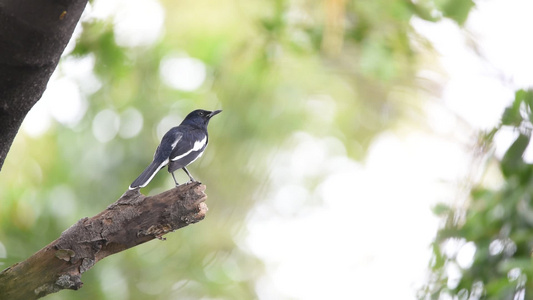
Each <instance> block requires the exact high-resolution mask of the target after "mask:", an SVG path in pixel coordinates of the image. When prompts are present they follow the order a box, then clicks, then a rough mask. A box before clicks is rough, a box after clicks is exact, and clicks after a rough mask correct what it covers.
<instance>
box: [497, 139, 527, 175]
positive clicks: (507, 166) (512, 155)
mask: <svg viewBox="0 0 533 300" xmlns="http://www.w3.org/2000/svg"><path fill="white" fill-rule="evenodd" d="M528 145H529V136H527V135H525V134H522V133H521V134H520V135H519V136H518V138H516V140H515V141H514V143H513V144H512V145H511V147H509V149H508V150H507V152H505V155H504V156H503V159H502V164H501V167H502V172H503V175H505V176H506V177H509V176H511V175H514V174H518V173H519V172H520V171H521V170H522V169H523V168H524V166H525V163H524V161H523V159H522V155H524V151H526V148H527V146H528Z"/></svg>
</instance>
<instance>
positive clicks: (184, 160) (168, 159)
mask: <svg viewBox="0 0 533 300" xmlns="http://www.w3.org/2000/svg"><path fill="white" fill-rule="evenodd" d="M221 111H222V110H215V111H208V110H203V109H197V110H195V111H193V112H191V113H190V114H188V115H187V117H185V120H183V122H181V124H180V125H179V126H176V127H173V128H171V129H170V130H169V131H168V132H167V133H165V135H164V136H163V139H161V144H159V146H158V147H157V149H156V150H155V154H154V160H153V161H152V163H151V164H150V165H149V166H148V167H146V169H145V170H144V171H143V172H142V173H141V175H139V177H137V179H135V180H134V181H133V183H132V184H131V185H130V190H134V189H138V188H142V187H145V186H146V185H147V184H148V183H149V182H150V181H151V180H152V178H154V176H155V174H156V173H157V172H158V171H159V170H161V168H163V167H165V166H167V165H168V172H169V173H170V174H172V178H173V179H174V182H175V183H176V186H178V182H177V181H176V177H174V171H176V170H178V169H183V171H185V173H187V175H188V176H189V179H190V180H191V181H195V180H194V178H192V176H191V174H190V173H189V171H188V170H187V168H185V167H186V166H187V165H189V164H190V163H192V162H193V161H195V160H196V159H197V158H198V157H200V156H202V154H203V153H204V150H205V147H207V142H208V137H207V124H209V120H210V119H211V118H212V117H213V116H214V115H216V114H218V113H220V112H221Z"/></svg>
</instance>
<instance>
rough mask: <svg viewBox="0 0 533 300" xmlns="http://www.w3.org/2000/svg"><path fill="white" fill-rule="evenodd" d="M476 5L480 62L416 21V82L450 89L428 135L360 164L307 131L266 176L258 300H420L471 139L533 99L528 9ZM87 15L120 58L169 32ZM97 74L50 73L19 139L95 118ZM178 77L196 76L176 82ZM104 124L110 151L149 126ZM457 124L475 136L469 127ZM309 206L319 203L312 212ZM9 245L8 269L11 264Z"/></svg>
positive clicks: (171, 70)
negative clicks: (313, 181) (427, 44)
mask: <svg viewBox="0 0 533 300" xmlns="http://www.w3.org/2000/svg"><path fill="white" fill-rule="evenodd" d="M123 2H128V5H123V4H121V3H123ZM476 3H477V8H476V9H475V10H474V11H473V12H472V14H471V16H470V18H469V21H468V23H467V25H466V28H467V30H468V32H469V37H471V38H473V39H474V40H475V41H477V42H478V44H479V45H480V46H481V48H480V51H481V53H482V55H483V56H484V58H485V59H480V58H479V56H477V55H475V54H474V53H473V52H472V50H470V49H469V48H468V47H467V46H466V45H467V38H466V37H467V35H465V33H464V31H461V30H460V29H459V28H458V27H457V26H456V25H455V24H454V23H453V22H451V21H443V22H440V23H438V24H432V23H428V22H424V21H421V20H413V22H412V23H413V26H414V27H415V28H416V30H417V31H418V32H419V33H421V34H422V35H424V36H426V37H427V38H428V39H429V40H431V41H432V43H433V44H434V45H435V48H436V50H437V51H438V53H439V54H440V63H441V68H442V69H441V70H444V72H445V73H443V74H440V73H439V72H436V71H435V70H431V69H427V70H422V71H421V72H420V76H421V77H430V78H431V77H434V76H439V78H441V79H443V80H445V81H447V82H446V84H445V86H444V90H443V93H442V97H440V98H438V99H433V100H435V101H433V102H431V101H429V102H428V104H427V105H426V107H425V108H426V112H427V115H428V121H429V124H430V129H429V130H428V129H427V128H413V127H408V128H401V130H397V131H394V132H384V133H382V134H381V135H380V136H379V137H377V138H376V139H375V141H374V142H373V144H372V146H371V147H370V150H369V155H368V159H367V160H366V161H365V162H364V163H358V162H355V161H353V160H351V159H349V158H347V157H346V151H345V149H344V146H343V145H342V143H341V142H340V141H338V140H336V139H333V138H326V139H319V138H316V137H313V136H310V135H309V134H307V133H303V132H300V133H296V134H295V135H294V136H293V138H292V139H291V140H290V141H289V142H288V143H287V145H286V149H285V151H281V152H280V153H279V154H278V155H277V156H276V158H275V159H274V165H273V166H272V168H273V169H276V170H278V172H276V176H273V177H272V183H273V185H272V186H273V188H272V191H271V193H270V195H269V196H270V197H269V200H268V201H266V202H265V203H264V204H261V205H259V206H258V207H257V208H255V209H254V210H253V211H252V212H251V214H250V216H249V218H248V223H247V228H248V234H247V236H246V237H245V238H244V239H243V240H242V241H240V242H239V244H240V246H241V247H243V248H244V249H247V250H248V251H251V252H252V253H253V254H254V255H257V256H258V257H260V258H261V259H262V260H263V261H264V262H265V264H266V269H267V274H266V275H265V276H264V277H263V278H262V279H261V280H260V281H259V283H258V284H257V291H258V294H259V297H260V299H263V300H270V299H289V298H291V299H321V300H322V299H399V300H402V299H414V298H415V297H414V296H415V292H416V289H417V288H418V287H419V286H420V285H421V284H422V283H423V282H424V279H425V274H426V273H425V272H426V268H427V265H428V262H429V258H430V251H429V247H428V245H429V243H430V242H431V240H432V238H433V236H434V234H435V233H436V230H437V228H438V224H439V220H438V219H437V218H435V217H434V216H433V215H432V213H431V211H430V208H431V207H432V206H433V205H434V204H435V203H437V202H439V201H451V200H455V199H456V198H457V195H458V191H457V186H458V183H459V182H462V181H463V180H464V178H465V177H466V176H467V175H468V172H469V171H470V170H469V168H470V166H471V159H470V155H469V153H468V152H467V150H468V149H467V147H465V146H467V145H466V144H465V143H466V142H467V141H469V140H471V138H472V135H471V134H473V133H474V132H475V131H474V130H473V129H486V128H490V127H491V126H493V125H494V124H496V123H497V121H498V119H499V117H500V115H501V113H502V111H503V108H504V107H505V106H506V105H507V104H508V103H509V102H510V101H511V100H512V98H513V94H514V90H515V89H516V88H526V87H531V85H532V82H533V73H532V72H533V71H532V70H533V58H532V55H531V53H533V39H531V38H528V37H529V36H530V35H531V33H530V29H531V28H533V18H530V17H529V13H530V12H531V11H533V2H531V1H529V0H492V1H477V2H476ZM134 4H135V5H134ZM119 7H120V10H119V9H118V8H119ZM125 8H127V9H125ZM87 15H90V17H96V18H102V19H105V18H108V17H110V16H113V15H116V16H117V17H116V18H115V21H116V26H115V33H116V35H117V42H118V43H120V44H121V45H124V46H143V45H149V44H151V43H153V42H155V41H156V40H157V39H158V38H159V37H160V36H161V34H162V30H163V28H162V24H163V19H164V10H163V9H162V8H161V7H160V5H159V3H158V2H157V1H155V0H135V1H134V2H133V1H126V0H116V1H95V2H94V5H93V6H92V7H90V8H89V13H87V14H86V15H85V17H87ZM139 15H140V16H141V17H142V19H143V22H142V25H143V26H142V27H138V25H140V23H138V22H137V20H138V19H140V18H139V17H138V16H139ZM139 30H142V34H140V33H139ZM93 65H94V59H93V58H91V57H87V58H83V59H82V61H79V60H78V61H70V62H69V61H66V62H64V63H63V64H62V67H61V68H60V69H59V70H58V71H56V73H60V74H61V75H65V76H58V74H55V75H54V77H53V79H52V81H51V82H50V84H49V88H48V90H47V91H46V93H45V95H44V97H43V99H42V100H41V101H39V102H38V104H37V105H36V106H35V108H34V109H33V110H32V111H31V112H30V114H31V115H30V116H29V117H28V118H26V121H25V122H24V125H23V129H24V130H25V132H27V133H28V134H30V135H35V136H37V135H40V134H42V133H43V132H45V131H46V130H47V129H48V126H49V125H50V123H51V122H50V120H51V118H54V119H56V120H57V121H59V122H61V123H63V124H66V125H69V124H70V125H73V124H76V122H77V121H79V119H80V118H81V116H83V114H84V112H85V109H86V106H87V103H86V100H85V99H84V98H83V96H82V95H83V93H80V90H79V88H80V87H79V85H78V84H77V82H80V81H83V82H84V83H90V84H84V85H82V86H83V87H84V88H89V89H94V90H96V89H98V88H99V87H100V82H99V81H98V79H97V78H96V77H95V76H94V74H92V68H93ZM428 67H430V68H431V66H428ZM184 69H186V70H189V71H190V72H192V74H194V76H192V77H183V76H179V74H182V73H183V70H184ZM205 72H206V71H205V66H204V65H203V63H202V62H201V61H198V60H196V59H193V58H189V57H188V56H187V55H185V54H180V55H175V56H172V57H168V58H166V59H165V60H164V61H163V62H162V65H161V77H162V80H163V81H164V82H165V83H166V84H168V85H169V86H171V87H173V88H176V89H181V90H185V91H191V90H195V89H197V88H198V87H199V86H200V85H201V84H202V82H203V81H204V80H205ZM176 74H178V75H176ZM66 99H68V100H66ZM442 103H443V104H444V105H441V104H442ZM333 114H334V111H332V114H331V115H333ZM96 118H98V120H99V121H98V122H96V123H95V125H93V134H94V135H95V137H96V138H97V139H98V140H100V141H102V142H105V141H108V140H111V139H113V138H114V137H115V136H116V135H117V134H120V135H122V136H123V137H134V136H136V135H137V133H138V132H139V130H140V128H138V127H135V126H133V127H132V126H131V124H139V123H140V124H142V115H141V114H140V113H139V112H138V111H136V110H134V109H132V110H128V111H126V112H124V113H123V114H120V115H119V114H117V113H116V112H114V111H111V110H104V111H102V112H100V113H99V114H98V115H97V116H96ZM461 120H464V121H465V122H466V124H468V125H469V126H466V127H465V126H464V125H461V122H460V121H461ZM163 121H164V122H175V120H166V119H164V120H163ZM163 121H162V123H161V124H163V125H164V122H163ZM98 124H105V126H104V127H102V126H99V125H98ZM128 124H129V125H128ZM162 127H164V126H162ZM109 128H111V129H112V130H109ZM465 128H470V129H472V130H465ZM161 130H163V131H164V129H161ZM158 131H159V130H158ZM511 140H512V133H508V134H505V133H504V134H501V135H500V136H498V137H497V141H498V142H499V145H501V147H499V149H500V150H498V151H499V153H502V151H503V150H505V149H506V147H507V145H508V144H509V143H510V142H511ZM528 156H530V157H532V159H533V155H531V154H528ZM309 161H322V163H321V164H320V165H313V164H309V163H308V162H309ZM319 173H320V174H327V178H326V179H325V180H324V181H323V182H322V183H321V184H320V185H319V186H318V188H317V189H316V191H315V192H313V193H311V194H310V192H309V191H308V190H307V189H305V188H303V187H302V185H301V183H302V181H303V180H304V179H305V178H306V176H312V175H313V174H315V175H316V174H319ZM280 174H282V175H281V176H279V175H280ZM274 187H275V188H274ZM310 199H320V200H321V201H319V202H321V203H323V204H320V205H318V204H316V205H311V206H309V205H306V203H307V202H308V201H310ZM1 246H2V245H1V244H0V257H1V256H2V255H5V253H4V252H5V251H4V250H3V248H2V247H1ZM466 256H468V255H466ZM466 263H468V259H466ZM391 266H394V267H393V268H391ZM385 287H386V288H385Z"/></svg>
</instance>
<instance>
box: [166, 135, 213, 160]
mask: <svg viewBox="0 0 533 300" xmlns="http://www.w3.org/2000/svg"><path fill="white" fill-rule="evenodd" d="M206 142H207V136H205V137H204V138H203V139H202V140H201V141H196V142H194V145H193V147H192V149H191V150H189V151H187V152H185V153H183V154H182V155H178V156H176V157H174V158H172V159H171V160H172V161H176V160H178V159H180V158H183V157H185V156H187V155H189V153H191V152H193V151H198V150H200V149H202V147H203V146H204V145H205V143H206Z"/></svg>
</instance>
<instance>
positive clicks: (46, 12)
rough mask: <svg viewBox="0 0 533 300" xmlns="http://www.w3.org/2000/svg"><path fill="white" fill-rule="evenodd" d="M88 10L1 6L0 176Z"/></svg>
mask: <svg viewBox="0 0 533 300" xmlns="http://www.w3.org/2000/svg"><path fill="white" fill-rule="evenodd" d="M86 4H87V0H62V1H61V0H55V1H54V0H32V1H28V0H1V1H0V170H1V169H2V166H3V165H4V161H5V158H6V156H7V153H8V151H9V148H10V147H11V144H12V143H13V140H14V138H15V136H16V134H17V132H18V130H19V128H20V125H21V124H22V121H23V120H24V117H25V116H26V114H27V113H28V111H29V110H30V109H31V108H32V107H33V105H34V104H35V103H36V102H37V101H38V100H39V99H40V98H41V96H42V94H43V92H44V90H45V89H46V84H47V83H48V80H49V79H50V76H51V75H52V73H53V71H54V69H55V68H56V66H57V63H58V62H59V58H60V57H61V54H62V53H63V50H64V49H65V46H66V45H67V43H68V41H69V40H70V37H71V36H72V32H73V31H74V28H75V27H76V24H77V23H78V20H79V19H80V16H81V13H82V12H83V10H84V8H85V6H86Z"/></svg>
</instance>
